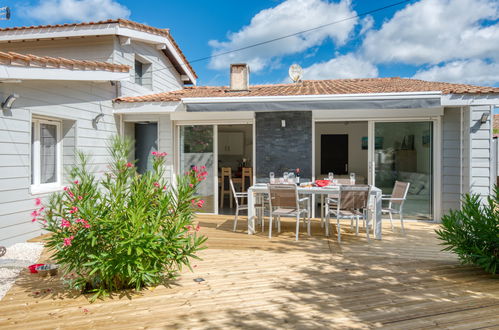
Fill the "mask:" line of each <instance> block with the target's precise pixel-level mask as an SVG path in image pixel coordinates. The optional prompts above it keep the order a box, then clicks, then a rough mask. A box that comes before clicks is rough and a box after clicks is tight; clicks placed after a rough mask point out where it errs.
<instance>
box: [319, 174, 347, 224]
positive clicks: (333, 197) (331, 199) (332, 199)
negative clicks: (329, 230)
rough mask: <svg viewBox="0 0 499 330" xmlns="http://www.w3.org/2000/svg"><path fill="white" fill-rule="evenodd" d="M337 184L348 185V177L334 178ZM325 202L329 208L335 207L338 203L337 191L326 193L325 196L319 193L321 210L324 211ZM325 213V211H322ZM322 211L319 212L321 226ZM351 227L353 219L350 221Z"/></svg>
mask: <svg viewBox="0 0 499 330" xmlns="http://www.w3.org/2000/svg"><path fill="white" fill-rule="evenodd" d="M336 180H337V182H338V184H339V185H350V179H336ZM326 204H328V206H329V208H335V207H336V205H337V204H338V193H336V194H328V195H327V196H325V198H324V195H321V205H320V206H321V210H322V211H321V212H324V210H325V208H326ZM324 213H325V212H324ZM324 213H321V227H324V220H325V218H324ZM350 225H351V227H352V228H353V220H352V222H351V224H350Z"/></svg>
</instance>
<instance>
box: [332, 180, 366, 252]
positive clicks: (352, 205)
mask: <svg viewBox="0 0 499 330" xmlns="http://www.w3.org/2000/svg"><path fill="white" fill-rule="evenodd" d="M370 193H371V186H349V185H342V186H340V189H339V193H338V199H337V200H336V203H335V204H333V205H331V206H330V205H329V204H327V203H326V205H325V208H326V225H325V232H326V236H329V227H330V218H331V216H334V217H336V226H337V231H338V242H341V224H340V220H341V219H349V220H350V222H351V225H352V221H353V220H355V222H356V225H355V235H358V234H359V220H360V219H362V220H364V227H365V229H366V237H367V240H368V241H369V227H370V224H369V217H368V203H369V196H370Z"/></svg>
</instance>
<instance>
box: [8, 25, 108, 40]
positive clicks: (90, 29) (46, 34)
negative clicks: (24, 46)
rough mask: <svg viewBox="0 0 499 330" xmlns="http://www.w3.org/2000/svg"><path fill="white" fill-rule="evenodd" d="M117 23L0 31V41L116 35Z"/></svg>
mask: <svg viewBox="0 0 499 330" xmlns="http://www.w3.org/2000/svg"><path fill="white" fill-rule="evenodd" d="M117 25H118V24H116V23H111V24H107V25H105V26H102V25H88V26H73V27H57V28H42V29H26V30H13V31H2V32H0V42H9V41H22V40H33V39H52V38H56V39H57V38H71V37H91V36H104V35H116V34H117V29H116V26H117Z"/></svg>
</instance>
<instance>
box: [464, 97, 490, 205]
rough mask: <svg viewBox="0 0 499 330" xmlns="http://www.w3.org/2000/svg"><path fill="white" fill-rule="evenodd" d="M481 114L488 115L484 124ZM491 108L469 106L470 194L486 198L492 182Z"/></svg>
mask: <svg viewBox="0 0 499 330" xmlns="http://www.w3.org/2000/svg"><path fill="white" fill-rule="evenodd" d="M483 113H488V114H489V118H488V120H487V122H486V123H484V124H481V123H480V118H481V117H482V114H483ZM491 115H492V113H491V107H490V106H488V105H487V106H480V105H475V106H470V131H469V132H470V149H471V154H470V164H471V171H470V172H471V176H470V192H472V193H476V194H480V195H482V196H484V197H485V196H487V195H489V194H490V192H491V187H492V181H491V177H492V176H493V173H491V169H492V164H491V162H492V158H493V157H492V155H491V147H492V144H491V140H492V135H491V134H492V130H491V118H492V117H491Z"/></svg>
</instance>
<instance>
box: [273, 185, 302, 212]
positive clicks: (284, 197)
mask: <svg viewBox="0 0 499 330" xmlns="http://www.w3.org/2000/svg"><path fill="white" fill-rule="evenodd" d="M268 188H269V203H270V207H271V208H284V209H293V210H298V209H299V205H298V190H297V189H296V185H295V184H269V185H268Z"/></svg>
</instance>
